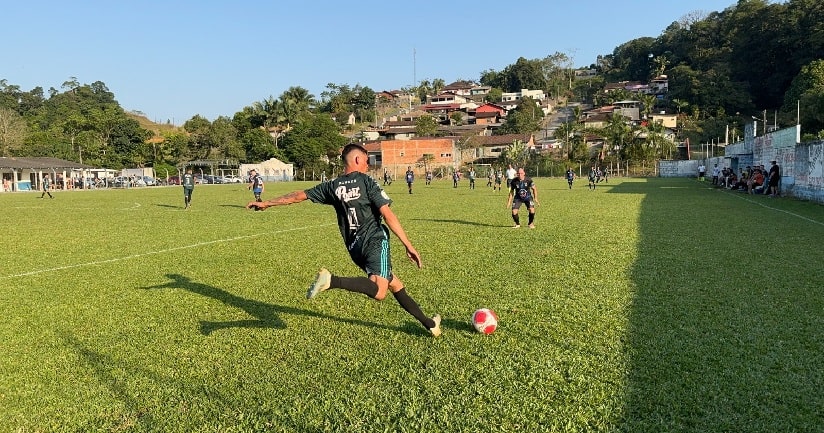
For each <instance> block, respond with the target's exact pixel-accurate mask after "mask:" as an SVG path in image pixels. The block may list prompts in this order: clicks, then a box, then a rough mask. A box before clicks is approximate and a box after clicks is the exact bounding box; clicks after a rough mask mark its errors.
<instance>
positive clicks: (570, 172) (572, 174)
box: [566, 167, 575, 189]
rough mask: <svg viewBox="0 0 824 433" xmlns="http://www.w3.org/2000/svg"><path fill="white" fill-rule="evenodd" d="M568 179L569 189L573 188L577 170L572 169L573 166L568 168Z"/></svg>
mask: <svg viewBox="0 0 824 433" xmlns="http://www.w3.org/2000/svg"><path fill="white" fill-rule="evenodd" d="M566 180H567V183H568V184H569V189H572V182H573V181H575V172H574V171H573V170H572V167H569V168H567V171H566Z"/></svg>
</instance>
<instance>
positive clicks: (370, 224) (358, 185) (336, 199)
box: [304, 172, 392, 249]
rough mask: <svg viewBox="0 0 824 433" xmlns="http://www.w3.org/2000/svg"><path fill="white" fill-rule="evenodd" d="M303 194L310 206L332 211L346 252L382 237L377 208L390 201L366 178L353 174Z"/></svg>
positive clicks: (376, 184) (370, 179)
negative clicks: (369, 240) (325, 206)
mask: <svg viewBox="0 0 824 433" xmlns="http://www.w3.org/2000/svg"><path fill="white" fill-rule="evenodd" d="M304 192H305V193H306V197H308V198H309V200H312V202H314V203H321V204H328V205H331V206H333V207H334V208H335V212H336V213H337V215H338V228H339V229H340V234H341V236H343V241H344V243H345V244H346V247H347V249H349V248H350V247H351V246H352V245H354V243H355V241H356V240H358V239H359V238H360V239H361V240H363V239H368V238H370V237H372V236H381V237H384V233H383V229H382V228H381V218H382V217H381V212H380V208H381V207H383V206H384V205H390V204H392V200H391V199H390V198H389V196H387V195H386V193H385V192H384V191H383V190H382V189H381V187H380V186H379V185H378V183H377V182H375V180H374V179H372V178H371V177H369V176H368V175H366V174H363V173H360V172H352V173H349V174H346V175H343V176H341V177H338V178H336V179H333V180H331V181H329V182H324V183H321V184H319V185H317V186H315V187H314V188H310V189H307V190H306V191H304Z"/></svg>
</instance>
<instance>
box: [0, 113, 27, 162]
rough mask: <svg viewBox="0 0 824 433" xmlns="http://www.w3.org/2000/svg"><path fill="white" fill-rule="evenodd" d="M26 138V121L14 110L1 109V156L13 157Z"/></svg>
mask: <svg viewBox="0 0 824 433" xmlns="http://www.w3.org/2000/svg"><path fill="white" fill-rule="evenodd" d="M25 137H26V121H25V120H23V118H22V117H20V115H18V114H17V113H16V112H15V111H14V110H11V109H9V108H2V107H0V154H2V156H12V155H13V153H14V151H16V150H17V149H19V148H20V146H22V144H23V140H24V139H25Z"/></svg>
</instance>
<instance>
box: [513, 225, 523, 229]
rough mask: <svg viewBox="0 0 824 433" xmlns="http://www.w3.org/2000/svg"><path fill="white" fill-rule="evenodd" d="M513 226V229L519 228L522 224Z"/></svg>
mask: <svg viewBox="0 0 824 433" xmlns="http://www.w3.org/2000/svg"><path fill="white" fill-rule="evenodd" d="M512 228H513V229H519V228H521V225H520V224H515V225H514V226H512Z"/></svg>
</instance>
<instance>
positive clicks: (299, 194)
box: [246, 190, 308, 210]
mask: <svg viewBox="0 0 824 433" xmlns="http://www.w3.org/2000/svg"><path fill="white" fill-rule="evenodd" d="M307 198H308V197H307V196H306V192H304V191H303V190H298V191H293V192H290V193H288V194H284V195H282V196H280V197H275V198H273V199H269V200H266V201H251V202H249V204H247V205H246V209H257V210H264V209H266V208H268V207H272V206H285V205H287V204H293V203H300V202H302V201H304V200H306V199H307Z"/></svg>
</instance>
